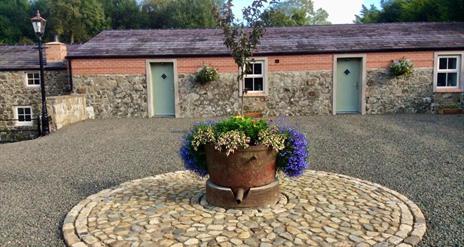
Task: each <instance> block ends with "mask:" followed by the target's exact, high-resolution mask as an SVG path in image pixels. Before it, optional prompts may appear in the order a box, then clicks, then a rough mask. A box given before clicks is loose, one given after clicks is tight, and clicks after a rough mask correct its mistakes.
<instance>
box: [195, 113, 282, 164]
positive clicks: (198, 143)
mask: <svg viewBox="0 0 464 247" xmlns="http://www.w3.org/2000/svg"><path fill="white" fill-rule="evenodd" d="M285 140H286V135H285V134H282V133H280V131H279V129H278V128H277V127H275V126H269V125H268V123H267V122H266V121H264V120H254V119H252V118H249V117H242V116H236V117H231V118H228V119H225V120H222V121H219V122H218V123H214V124H212V123H203V124H198V125H196V126H194V128H193V129H192V133H191V135H188V136H187V141H188V142H189V147H190V148H191V149H192V150H193V151H194V152H200V153H201V152H202V151H204V145H206V144H212V145H214V146H215V148H216V149H217V150H219V151H224V152H226V154H227V155H229V154H231V153H233V152H234V151H235V150H237V149H244V148H247V147H249V146H250V145H259V144H262V145H265V146H267V147H269V148H272V149H274V150H276V151H277V152H278V151H280V150H282V149H284V148H285Z"/></svg>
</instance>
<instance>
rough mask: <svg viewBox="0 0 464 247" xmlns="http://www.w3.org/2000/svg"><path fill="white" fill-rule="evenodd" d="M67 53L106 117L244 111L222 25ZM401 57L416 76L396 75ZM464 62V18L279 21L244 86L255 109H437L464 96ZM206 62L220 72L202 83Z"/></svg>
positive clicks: (80, 83)
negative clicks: (301, 23)
mask: <svg viewBox="0 0 464 247" xmlns="http://www.w3.org/2000/svg"><path fill="white" fill-rule="evenodd" d="M67 58H68V59H69V61H70V64H71V65H72V81H73V84H74V92H75V93H79V94H85V95H86V97H87V104H88V105H89V106H91V107H93V109H94V111H95V115H96V117H97V118H111V117H153V116H166V115H169V116H176V117H211V116H223V115H227V114H233V113H235V112H237V111H239V98H238V91H239V90H238V87H239V86H238V85H237V83H236V82H235V81H234V80H235V78H236V75H237V71H238V68H237V67H236V65H235V64H234V62H233V60H232V58H231V57H230V56H229V52H228V50H227V49H226V47H225V46H224V45H223V36H222V33H221V31H220V30H217V29H189V30H120V31H119V30H118V31H116V30H113V31H104V32H102V33H100V34H98V35H97V36H96V37H94V38H93V39H91V40H90V41H89V42H87V43H85V44H83V45H81V46H80V47H79V48H77V49H76V50H74V51H72V52H70V53H69V55H68V56H67ZM401 58H405V59H408V60H410V61H411V62H412V63H413V64H414V72H413V74H412V75H410V76H399V77H395V76H393V75H391V73H390V72H389V69H388V68H389V66H390V65H391V63H392V61H393V60H398V59H401ZM463 59H464V23H397V24H368V25H357V24H348V25H327V26H305V27H285V28H269V29H267V32H266V34H265V36H264V38H263V39H262V42H261V45H260V46H259V48H258V50H257V52H256V53H255V57H254V59H253V60H252V63H253V66H252V67H253V69H252V70H250V72H249V73H248V74H247V75H246V76H245V77H246V78H245V79H244V82H243V83H242V85H241V86H240V87H246V89H247V90H248V93H246V95H245V97H244V98H245V110H246V111H259V112H262V113H264V115H268V116H275V115H290V116H297V115H310V114H339V113H351V112H357V113H361V114H384V113H402V112H411V113H412V112H429V111H430V110H431V106H432V105H436V104H449V103H458V102H459V100H460V97H461V94H462V92H463V91H464V90H463V89H464V61H463ZM206 64H207V65H210V66H213V67H215V68H216V69H217V70H218V71H219V73H220V79H219V80H218V81H213V82H210V83H207V84H205V85H202V84H199V83H196V82H195V80H194V74H195V72H196V71H197V70H198V69H199V68H200V67H201V66H202V65H206ZM240 91H241V90H240Z"/></svg>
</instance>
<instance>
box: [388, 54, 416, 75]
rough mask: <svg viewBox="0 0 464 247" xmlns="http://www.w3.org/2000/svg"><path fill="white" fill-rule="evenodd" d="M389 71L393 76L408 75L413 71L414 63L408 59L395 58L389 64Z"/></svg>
mask: <svg viewBox="0 0 464 247" xmlns="http://www.w3.org/2000/svg"><path fill="white" fill-rule="evenodd" d="M390 72H391V73H392V74H393V75H395V76H401V75H405V76H410V75H411V74H412V73H413V72H414V65H413V64H412V62H411V61H410V60H408V59H405V58H402V59H400V60H395V61H393V62H392V64H391V65H390Z"/></svg>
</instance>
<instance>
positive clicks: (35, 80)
mask: <svg viewBox="0 0 464 247" xmlns="http://www.w3.org/2000/svg"><path fill="white" fill-rule="evenodd" d="M26 85H27V86H28V87H38V86H40V73H39V72H27V73H26Z"/></svg>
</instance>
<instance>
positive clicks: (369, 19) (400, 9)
mask: <svg viewBox="0 0 464 247" xmlns="http://www.w3.org/2000/svg"><path fill="white" fill-rule="evenodd" d="M414 21H423V22H428V21H438V22H441V21H464V0H382V1H381V9H378V8H377V7H375V6H373V5H371V6H370V7H369V8H367V7H366V6H363V8H362V10H361V13H360V15H357V16H356V20H355V22H356V23H379V22H414Z"/></svg>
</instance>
